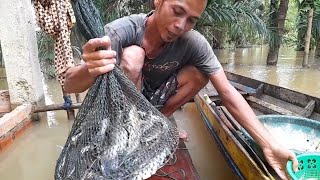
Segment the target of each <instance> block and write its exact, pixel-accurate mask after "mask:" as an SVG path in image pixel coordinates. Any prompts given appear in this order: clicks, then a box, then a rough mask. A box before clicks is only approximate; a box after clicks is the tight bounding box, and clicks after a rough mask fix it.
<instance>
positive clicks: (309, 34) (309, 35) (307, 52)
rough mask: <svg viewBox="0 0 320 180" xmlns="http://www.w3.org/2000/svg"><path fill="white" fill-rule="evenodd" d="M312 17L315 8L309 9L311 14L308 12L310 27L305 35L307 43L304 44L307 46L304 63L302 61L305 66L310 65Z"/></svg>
mask: <svg viewBox="0 0 320 180" xmlns="http://www.w3.org/2000/svg"><path fill="white" fill-rule="evenodd" d="M312 19H313V8H311V9H310V10H309V14H308V29H307V32H306V35H305V44H304V47H305V48H304V56H303V63H302V65H303V67H308V59H309V48H310V39H311V30H312Z"/></svg>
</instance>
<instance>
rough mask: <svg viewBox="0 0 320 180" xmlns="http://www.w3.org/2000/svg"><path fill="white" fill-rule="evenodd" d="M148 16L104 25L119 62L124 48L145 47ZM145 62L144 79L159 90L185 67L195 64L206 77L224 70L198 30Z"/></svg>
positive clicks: (184, 36)
mask: <svg viewBox="0 0 320 180" xmlns="http://www.w3.org/2000/svg"><path fill="white" fill-rule="evenodd" d="M149 15H150V14H135V15H130V16H127V17H123V18H120V19H117V20H115V21H113V22H111V23H109V24H107V25H106V26H105V32H106V35H108V36H109V37H110V39H111V43H112V45H111V47H112V49H113V50H115V51H117V60H118V63H121V56H122V50H123V48H125V47H128V46H131V45H138V46H140V47H142V40H143V35H144V32H145V22H146V19H147V18H148V16H149ZM146 58H147V57H146ZM145 62H147V63H145V65H144V66H143V69H142V73H143V78H144V81H146V82H147V83H148V84H149V86H150V88H152V89H157V88H158V87H159V86H160V85H161V84H162V83H163V82H165V81H166V80H167V79H168V78H169V77H170V75H172V74H173V73H177V72H178V71H179V70H180V69H181V68H183V67H184V66H186V65H193V66H195V67H197V68H198V69H199V70H200V71H202V72H203V73H205V74H212V73H216V72H218V71H220V70H221V69H222V67H221V64H220V62H219V61H218V59H217V57H216V56H215V54H214V52H213V50H212V48H211V46H210V44H209V43H208V41H207V40H206V39H205V37H204V36H202V35H201V34H200V33H199V32H197V31H196V30H190V31H188V32H186V33H185V34H184V35H182V36H181V37H179V38H177V39H176V40H175V41H173V42H170V43H166V45H165V47H164V48H163V49H162V50H161V52H160V54H159V55H157V56H156V57H155V58H153V59H152V60H148V61H145Z"/></svg>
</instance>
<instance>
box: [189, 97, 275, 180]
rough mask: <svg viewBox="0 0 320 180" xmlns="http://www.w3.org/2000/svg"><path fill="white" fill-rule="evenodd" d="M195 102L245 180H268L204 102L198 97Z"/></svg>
mask: <svg viewBox="0 0 320 180" xmlns="http://www.w3.org/2000/svg"><path fill="white" fill-rule="evenodd" d="M195 100H196V103H197V104H198V105H199V107H200V110H201V111H202V112H203V113H204V114H205V115H206V117H207V119H208V120H209V121H210V124H211V126H212V127H213V128H214V130H215V131H216V133H217V135H218V136H219V138H220V139H221V141H222V143H223V144H224V146H225V148H226V149H227V150H228V153H229V154H230V156H231V158H232V159H233V160H234V162H235V164H236V165H237V167H239V169H240V171H241V173H242V174H243V176H244V177H245V179H248V180H251V179H252V180H256V179H261V180H263V179H270V178H269V177H267V176H266V175H265V174H264V173H263V172H262V170H261V169H260V168H259V167H258V165H257V164H256V163H255V162H254V160H253V159H252V158H251V157H250V155H249V154H248V152H247V151H246V150H245V149H244V148H243V146H242V145H241V144H240V143H239V141H237V139H236V138H235V137H234V135H233V134H232V133H231V131H230V130H229V129H228V128H227V126H226V125H225V124H224V123H223V122H222V121H221V120H220V119H219V117H218V116H217V114H216V113H215V112H214V110H213V109H212V108H211V107H210V106H209V105H208V104H207V103H206V102H205V100H204V99H203V98H202V97H201V96H200V95H196V97H195ZM272 179H273V178H272Z"/></svg>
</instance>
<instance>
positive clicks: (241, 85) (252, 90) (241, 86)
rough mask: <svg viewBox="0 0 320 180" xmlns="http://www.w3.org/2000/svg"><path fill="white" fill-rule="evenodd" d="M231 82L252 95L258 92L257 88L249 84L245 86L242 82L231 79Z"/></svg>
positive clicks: (235, 86) (238, 88)
mask: <svg viewBox="0 0 320 180" xmlns="http://www.w3.org/2000/svg"><path fill="white" fill-rule="evenodd" d="M229 82H230V84H231V85H232V86H233V87H234V88H236V89H237V90H240V91H243V92H246V93H248V94H250V95H254V94H256V90H255V89H253V88H252V87H249V86H245V85H243V84H240V83H237V82H234V81H229Z"/></svg>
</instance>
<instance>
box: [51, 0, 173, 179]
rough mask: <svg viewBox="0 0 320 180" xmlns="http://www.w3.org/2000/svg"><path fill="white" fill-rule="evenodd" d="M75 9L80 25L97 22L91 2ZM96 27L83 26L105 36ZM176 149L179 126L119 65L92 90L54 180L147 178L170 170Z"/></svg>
mask: <svg viewBox="0 0 320 180" xmlns="http://www.w3.org/2000/svg"><path fill="white" fill-rule="evenodd" d="M75 7H76V11H75V13H76V17H77V20H78V19H79V16H81V18H82V22H83V23H85V22H86V21H88V20H90V19H98V18H92V17H95V16H96V15H97V13H96V9H95V7H94V6H93V3H92V2H91V1H89V0H77V1H76V5H75ZM81 12H86V13H82V14H81ZM95 22H97V23H99V21H95ZM100 22H101V21H100ZM80 25H81V23H80ZM94 25H95V24H94V23H93V24H92V23H91V27H92V29H90V28H83V27H82V29H83V30H85V29H87V31H89V30H90V31H92V30H96V33H95V35H94V33H91V34H90V33H87V34H89V35H88V37H89V36H90V37H91V36H98V37H99V35H101V34H102V33H103V32H101V31H100V30H101V28H100V30H99V28H98V29H97V27H95V28H94ZM96 25H97V24H96ZM78 26H79V24H78ZM97 26H98V25H97ZM97 31H98V32H97ZM100 37H101V36H100ZM91 38H93V37H91ZM177 145H178V131H177V129H176V125H175V123H174V122H172V121H170V120H169V119H167V118H166V117H165V116H163V115H162V114H161V113H160V112H159V111H158V110H157V109H156V108H155V107H153V106H152V105H151V104H150V103H149V102H148V101H147V100H146V98H145V97H144V96H143V95H142V94H141V93H140V92H138V91H137V89H136V88H135V86H134V84H133V83H132V82H131V81H130V80H129V79H128V78H127V77H126V76H125V74H124V73H123V72H122V70H121V69H120V68H119V67H118V66H116V67H115V69H114V70H113V71H112V72H110V73H108V74H105V75H102V76H99V77H98V78H97V80H96V81H95V83H94V85H93V86H92V87H91V88H90V90H89V91H88V93H87V95H86V97H85V99H84V101H83V103H82V107H81V108H80V110H79V112H78V114H77V117H76V120H75V122H74V124H73V126H72V129H71V132H70V134H69V136H68V139H67V142H66V144H65V146H64V148H63V150H62V152H61V154H60V157H59V159H58V161H57V165H56V169H55V179H63V180H65V179H77V180H78V179H146V178H148V177H150V176H151V175H152V174H154V173H155V172H156V171H157V170H158V169H159V168H161V167H162V166H163V165H165V163H166V161H167V159H168V158H169V157H170V156H171V155H172V154H173V153H174V151H175V149H176V147H177Z"/></svg>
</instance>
